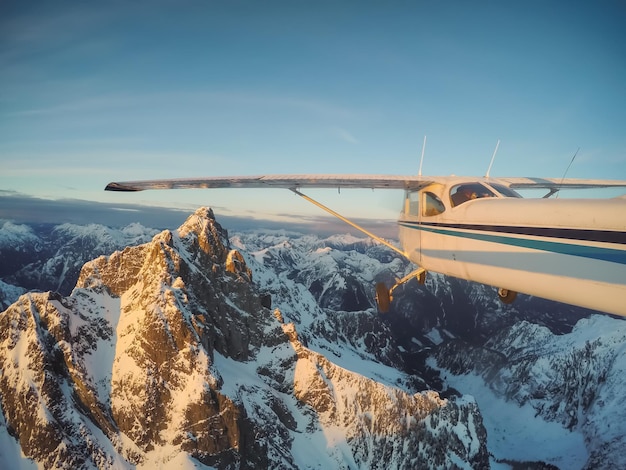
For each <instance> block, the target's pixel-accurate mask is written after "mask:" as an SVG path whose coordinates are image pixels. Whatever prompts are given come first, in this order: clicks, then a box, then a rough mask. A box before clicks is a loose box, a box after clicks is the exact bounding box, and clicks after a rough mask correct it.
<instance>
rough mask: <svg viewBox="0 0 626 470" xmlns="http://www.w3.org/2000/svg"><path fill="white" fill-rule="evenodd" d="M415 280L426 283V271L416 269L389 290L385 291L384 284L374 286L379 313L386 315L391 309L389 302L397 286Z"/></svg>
mask: <svg viewBox="0 0 626 470" xmlns="http://www.w3.org/2000/svg"><path fill="white" fill-rule="evenodd" d="M413 278H416V279H417V282H419V283H420V284H424V283H425V282H426V270H425V269H424V268H418V269H416V270H415V271H413V272H411V273H409V274H407V275H406V276H404V277H403V278H402V279H399V280H397V281H396V283H395V284H394V285H393V287H392V288H391V289H387V286H386V285H385V283H384V282H379V283H378V284H376V305H377V306H378V311H379V312H380V313H387V312H388V311H389V308H390V307H391V301H392V300H393V291H394V290H396V288H397V287H398V286H401V285H402V284H404V283H406V282H408V281H410V280H411V279H413Z"/></svg>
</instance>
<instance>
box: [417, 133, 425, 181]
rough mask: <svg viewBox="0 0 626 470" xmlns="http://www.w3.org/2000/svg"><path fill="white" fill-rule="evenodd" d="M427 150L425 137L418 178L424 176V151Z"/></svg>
mask: <svg viewBox="0 0 626 470" xmlns="http://www.w3.org/2000/svg"><path fill="white" fill-rule="evenodd" d="M425 150H426V136H424V143H423V144H422V158H420V169H419V171H418V172H417V176H422V163H424V151H425Z"/></svg>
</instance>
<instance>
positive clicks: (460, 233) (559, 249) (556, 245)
mask: <svg viewBox="0 0 626 470" xmlns="http://www.w3.org/2000/svg"><path fill="white" fill-rule="evenodd" d="M398 224H399V225H401V226H402V227H406V228H410V229H413V230H423V231H425V232H431V233H437V234H440V235H448V236H452V237H460V238H468V239H472V240H480V241H484V242H490V243H500V244H503V245H511V246H519V247H522V248H529V249H533V250H541V251H549V252H552V253H558V254H563V255H571V256H581V257H584V258H591V259H597V260H602V261H610V262H612V263H618V264H626V250H619V249H613V248H604V247H596V246H589V245H581V244H571V243H563V242H558V241H552V240H545V239H544V240H537V239H529V238H523V237H519V238H518V237H512V236H506V235H503V234H499V233H493V232H491V233H480V232H476V230H483V231H484V230H485V228H481V227H480V226H465V228H462V229H461V228H458V229H457V230H451V229H450V228H446V227H447V226H446V224H433V223H430V224H428V225H425V224H421V223H418V222H408V221H399V222H398ZM452 227H454V226H452ZM468 227H472V228H468ZM454 228H456V227H454ZM489 228H490V229H492V227H489ZM469 230H474V231H469ZM544 238H545V236H544ZM576 241H580V239H579V238H577V239H576Z"/></svg>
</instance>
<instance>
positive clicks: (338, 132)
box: [332, 127, 359, 144]
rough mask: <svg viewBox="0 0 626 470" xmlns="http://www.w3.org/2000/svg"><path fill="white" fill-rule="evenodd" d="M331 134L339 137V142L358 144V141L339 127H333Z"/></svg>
mask: <svg viewBox="0 0 626 470" xmlns="http://www.w3.org/2000/svg"><path fill="white" fill-rule="evenodd" d="M332 132H333V134H335V135H336V136H337V137H339V138H340V139H341V140H343V141H345V142H348V143H350V144H358V143H359V141H358V139H357V138H356V137H354V136H353V135H352V134H351V133H350V132H348V131H347V130H345V129H342V128H340V127H334V128H333V129H332Z"/></svg>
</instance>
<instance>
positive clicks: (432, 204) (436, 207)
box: [424, 191, 446, 217]
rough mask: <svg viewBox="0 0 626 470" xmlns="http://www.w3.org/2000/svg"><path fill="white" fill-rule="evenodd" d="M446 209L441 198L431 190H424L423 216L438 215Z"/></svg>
mask: <svg viewBox="0 0 626 470" xmlns="http://www.w3.org/2000/svg"><path fill="white" fill-rule="evenodd" d="M445 210H446V206H444V205H443V202H442V201H441V199H439V198H438V197H437V196H436V195H434V194H433V193H431V192H428V191H425V192H424V216H426V217H430V216H433V215H439V214H441V213H442V212H444V211H445Z"/></svg>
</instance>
